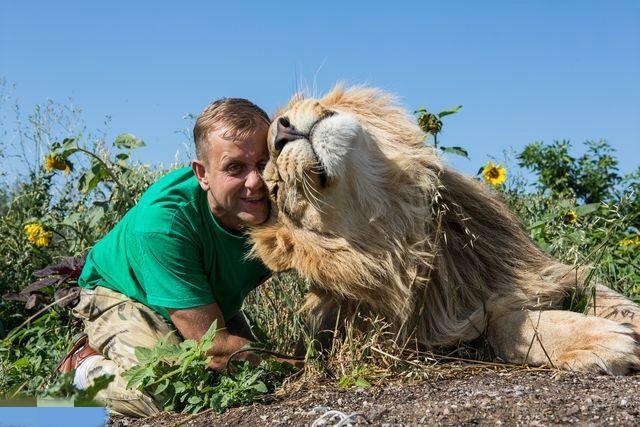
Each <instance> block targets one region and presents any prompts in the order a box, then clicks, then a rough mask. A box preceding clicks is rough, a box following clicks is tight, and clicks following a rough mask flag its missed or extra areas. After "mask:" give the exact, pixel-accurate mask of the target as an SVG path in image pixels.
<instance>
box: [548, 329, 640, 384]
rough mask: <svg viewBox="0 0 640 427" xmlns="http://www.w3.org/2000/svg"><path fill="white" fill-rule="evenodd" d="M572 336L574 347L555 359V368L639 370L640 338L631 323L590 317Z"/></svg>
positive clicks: (618, 372) (624, 372)
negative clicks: (586, 323)
mask: <svg viewBox="0 0 640 427" xmlns="http://www.w3.org/2000/svg"><path fill="white" fill-rule="evenodd" d="M588 323H589V324H588V325H582V326H583V328H581V329H580V330H579V331H577V333H576V335H575V336H574V337H573V338H574V343H575V345H574V346H573V347H575V348H574V349H572V350H568V351H566V352H564V353H562V354H561V355H559V357H558V358H557V363H558V366H557V367H558V368H561V369H567V370H572V371H580V372H600V373H607V374H610V375H627V374H629V373H632V372H634V371H638V370H640V340H639V339H638V338H639V337H638V335H637V334H636V333H635V332H634V330H633V328H632V327H631V325H628V324H622V323H618V322H615V321H612V320H608V319H603V318H597V317H593V318H590V319H589V322H588Z"/></svg>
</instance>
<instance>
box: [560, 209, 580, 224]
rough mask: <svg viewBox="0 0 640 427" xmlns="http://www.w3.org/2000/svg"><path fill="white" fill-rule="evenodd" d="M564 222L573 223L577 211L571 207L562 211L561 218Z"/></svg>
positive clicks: (576, 216)
mask: <svg viewBox="0 0 640 427" xmlns="http://www.w3.org/2000/svg"><path fill="white" fill-rule="evenodd" d="M562 219H563V220H564V222H566V223H567V224H574V223H576V222H578V213H577V212H576V211H574V210H573V209H569V210H568V211H566V212H565V213H564V217H563V218H562Z"/></svg>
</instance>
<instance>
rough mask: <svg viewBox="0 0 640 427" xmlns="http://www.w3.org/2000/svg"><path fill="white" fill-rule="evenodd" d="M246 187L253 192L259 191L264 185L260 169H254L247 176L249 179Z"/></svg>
mask: <svg viewBox="0 0 640 427" xmlns="http://www.w3.org/2000/svg"><path fill="white" fill-rule="evenodd" d="M244 185H245V187H247V188H250V189H252V190H259V189H260V188H262V186H263V185H264V182H263V181H262V176H261V175H260V171H259V170H258V169H254V170H252V171H251V172H249V175H247V179H246V181H245V184H244Z"/></svg>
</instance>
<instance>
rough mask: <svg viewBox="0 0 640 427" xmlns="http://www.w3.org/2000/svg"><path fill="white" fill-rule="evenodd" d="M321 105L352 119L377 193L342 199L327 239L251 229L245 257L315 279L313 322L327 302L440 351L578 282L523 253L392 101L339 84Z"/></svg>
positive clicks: (289, 230)
mask: <svg viewBox="0 0 640 427" xmlns="http://www.w3.org/2000/svg"><path fill="white" fill-rule="evenodd" d="M299 102H301V101H300V98H299V97H295V98H294V99H292V101H291V102H290V104H289V106H288V107H287V109H285V110H283V111H281V112H280V115H282V114H284V113H285V112H286V111H287V110H290V109H291V108H292V107H293V106H295V105H296V104H297V103H299ZM319 102H320V104H322V106H323V107H325V108H327V109H335V110H339V111H346V112H348V113H350V114H353V115H355V116H356V117H357V118H358V120H359V121H360V124H361V125H362V128H363V129H364V131H365V132H366V134H367V135H368V136H369V137H370V138H371V139H372V141H373V142H374V149H377V150H379V151H380V153H379V154H380V155H379V156H377V157H375V158H376V159H377V162H376V164H375V174H376V177H374V179H375V178H380V177H381V178H382V179H378V182H379V185H377V186H376V187H375V191H374V192H370V193H367V194H344V196H345V197H350V198H352V199H353V200H351V201H350V202H352V203H344V204H343V206H349V207H351V208H352V209H351V210H350V211H348V212H336V214H339V215H341V216H342V217H349V219H345V220H343V221H341V222H340V221H338V222H335V221H333V222H332V224H333V228H332V230H331V233H317V232H314V231H312V230H307V229H305V228H303V227H300V226H299V224H295V222H294V221H291V220H290V219H289V218H287V217H286V216H285V215H282V213H281V212H276V213H274V214H273V215H272V216H271V219H270V220H269V221H268V223H266V224H265V225H263V226H261V227H258V228H256V229H255V230H253V232H252V238H253V240H254V242H255V246H254V253H255V254H256V255H257V256H259V257H260V258H262V259H263V261H264V262H265V263H266V265H267V266H269V267H270V268H272V269H273V270H276V271H278V270H283V269H290V268H294V269H296V270H298V271H299V272H300V274H302V275H303V276H305V277H307V278H309V279H311V280H312V282H313V283H314V285H313V288H312V290H311V292H312V295H311V296H310V298H309V301H308V303H307V308H308V309H309V310H310V311H314V310H315V311H317V310H318V309H319V308H316V307H315V306H316V305H317V306H318V307H320V306H323V307H324V306H325V305H326V302H327V301H321V300H326V299H327V298H329V299H331V300H332V301H334V303H335V304H337V305H338V306H342V307H343V308H344V307H352V309H355V307H356V306H357V307H358V310H361V311H366V312H370V313H372V314H376V315H382V316H384V317H385V318H387V319H389V320H391V321H392V324H393V325H395V326H396V327H397V329H398V332H400V333H401V334H403V335H407V334H409V333H410V332H412V331H413V330H414V328H417V330H416V332H417V336H418V338H419V340H420V341H422V342H425V343H429V344H432V345H443V344H452V343H456V342H458V341H460V340H467V339H471V338H473V337H475V336H477V335H478V334H479V333H480V331H482V330H484V328H485V325H486V322H487V319H486V316H487V313H488V311H489V310H490V309H493V308H494V307H500V306H505V305H506V306H508V307H514V306H517V307H519V308H523V307H524V308H526V307H541V306H544V305H547V306H551V305H556V304H557V303H558V302H559V301H560V300H561V298H562V297H563V295H564V291H565V290H566V289H567V287H569V286H570V285H571V284H574V283H575V280H576V277H575V276H576V275H575V274H573V275H571V274H569V272H570V270H571V269H570V267H568V266H565V265H562V264H560V263H558V262H556V261H555V260H553V259H551V258H550V257H549V256H547V255H545V254H544V253H543V252H542V251H541V250H540V249H539V248H538V247H536V246H535V245H534V244H533V243H532V241H531V240H530V239H529V237H528V236H527V234H526V233H525V232H524V230H523V227H522V225H521V223H520V221H519V220H518V219H517V218H516V217H515V216H514V215H513V214H512V213H511V211H510V210H509V209H508V208H507V206H506V205H505V203H504V202H503V201H502V200H501V198H500V196H499V195H498V194H496V193H495V192H493V191H491V190H489V189H487V188H486V187H484V186H483V185H482V184H480V183H479V182H477V181H476V180H473V179H470V178H467V177H465V176H463V175H461V174H459V173H457V172H455V171H453V170H451V169H449V168H448V167H446V166H443V164H442V161H441V159H440V158H439V157H438V156H437V155H436V154H435V153H434V150H432V149H431V148H428V147H425V146H424V138H425V134H424V133H423V132H422V131H421V130H420V129H419V127H418V126H417V125H416V124H415V123H414V120H413V119H412V117H411V116H410V115H409V114H408V113H407V112H406V110H404V109H402V108H400V107H399V106H398V105H397V103H396V101H395V99H394V98H393V97H392V96H390V95H388V94H385V93H384V92H381V91H379V90H376V89H371V88H368V87H362V86H358V87H352V88H349V89H347V90H345V89H344V88H343V87H342V86H341V85H338V86H336V87H335V88H334V89H333V90H332V91H331V92H329V93H328V94H327V95H326V96H325V97H323V98H322V99H320V100H319ZM373 172H374V171H371V170H369V171H363V170H361V171H355V173H359V174H372V173H373ZM355 200H357V203H354V202H355ZM355 207H357V208H359V209H361V211H359V212H358V211H356V210H355V209H354V208H355ZM353 219H357V222H355V223H354V221H353ZM319 310H320V311H322V310H323V309H319ZM318 314H319V315H321V314H322V313H318Z"/></svg>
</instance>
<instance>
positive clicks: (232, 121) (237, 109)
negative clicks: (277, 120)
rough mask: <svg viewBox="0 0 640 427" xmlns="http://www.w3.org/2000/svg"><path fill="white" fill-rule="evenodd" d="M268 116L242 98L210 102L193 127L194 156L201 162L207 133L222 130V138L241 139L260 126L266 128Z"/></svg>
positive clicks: (268, 121)
mask: <svg viewBox="0 0 640 427" xmlns="http://www.w3.org/2000/svg"><path fill="white" fill-rule="evenodd" d="M269 123H270V120H269V115H268V114H267V113H266V112H265V111H264V110H263V109H262V108H260V107H258V106H257V105H256V104H254V103H253V102H251V101H249V100H247V99H244V98H222V99H218V100H217V101H214V102H212V103H211V104H210V105H209V106H208V107H207V108H205V109H204V111H203V112H202V113H201V114H200V116H199V117H198V120H196V124H195V126H194V127H193V142H194V143H195V146H196V156H197V158H198V159H200V160H203V159H204V158H205V157H204V152H205V148H206V147H205V146H206V139H207V136H208V135H209V132H211V131H216V130H220V129H224V131H225V132H224V134H223V135H222V137H223V138H227V137H229V138H233V139H242V138H245V137H247V136H249V135H251V134H252V133H253V132H255V131H256V130H257V129H259V128H260V127H261V126H264V127H265V128H267V127H268V126H269Z"/></svg>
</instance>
